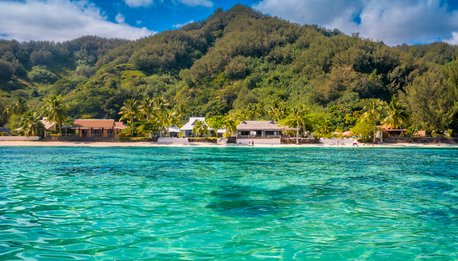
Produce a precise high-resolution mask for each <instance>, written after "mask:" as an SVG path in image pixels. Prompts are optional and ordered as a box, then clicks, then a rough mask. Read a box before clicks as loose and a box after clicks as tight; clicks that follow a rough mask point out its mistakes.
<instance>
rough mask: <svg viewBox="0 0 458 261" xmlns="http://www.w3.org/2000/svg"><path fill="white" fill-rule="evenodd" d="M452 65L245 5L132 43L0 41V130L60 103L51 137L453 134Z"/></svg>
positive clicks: (449, 51)
mask: <svg viewBox="0 0 458 261" xmlns="http://www.w3.org/2000/svg"><path fill="white" fill-rule="evenodd" d="M457 56H458V48H457V47H456V46H450V45H447V44H444V43H435V44H430V45H421V46H405V45H404V46H399V47H388V46H386V45H385V44H383V43H382V42H373V41H370V40H366V39H360V38H358V37H356V36H347V35H344V34H342V33H340V32H338V31H336V30H334V31H329V30H325V29H322V28H318V27H316V26H307V25H305V26H300V25H297V24H291V23H288V22H286V21H284V20H281V19H278V18H273V17H267V16H264V15H262V14H260V13H257V12H255V11H253V10H251V9H249V8H247V7H245V6H241V5H239V6H235V7H234V8H232V9H231V10H228V11H226V12H223V11H222V10H218V11H216V12H215V13H214V14H213V15H212V16H210V17H209V18H208V19H207V20H205V21H202V22H197V23H192V24H189V25H186V26H184V27H183V28H181V29H179V30H175V31H167V32H164V33H160V34H157V35H155V36H152V37H148V38H144V39H139V40H137V41H124V40H117V39H103V38H98V37H92V36H88V37H82V38H79V39H76V40H73V41H68V42H63V43H51V42H26V43H19V42H17V41H4V40H3V41H0V110H1V117H0V126H7V127H9V128H10V129H12V130H14V129H16V128H17V127H18V126H19V122H20V119H21V117H22V115H23V114H24V113H27V112H42V111H46V112H47V113H45V114H50V115H52V113H50V112H51V111H49V108H47V109H46V110H43V109H42V108H43V107H45V105H46V104H48V105H49V101H50V100H51V99H53V97H57V96H58V97H61V104H62V105H60V106H64V105H65V106H64V107H65V108H60V109H59V113H58V114H59V115H60V116H59V117H57V116H56V117H57V118H55V117H54V116H53V118H52V121H55V122H56V123H57V125H58V126H59V127H60V126H62V124H63V122H65V121H66V120H67V121H70V120H71V119H74V118H89V117H92V118H114V119H118V118H121V119H122V120H126V121H127V122H128V124H129V130H128V132H127V133H125V135H128V136H135V135H137V136H139V135H151V134H152V133H160V134H163V133H164V132H165V131H166V127H167V126H170V125H172V124H178V125H180V123H182V122H184V121H186V120H187V118H188V117H189V116H206V117H207V118H208V122H207V124H209V126H207V130H208V127H211V128H213V129H217V128H222V127H225V128H227V129H228V130H229V132H230V133H232V134H234V133H235V127H236V126H237V124H238V123H239V122H240V121H241V120H255V119H257V120H274V121H278V122H280V123H282V124H285V125H289V126H291V127H297V128H298V129H299V130H298V133H297V134H299V135H305V134H307V133H313V134H315V135H316V136H329V135H332V133H334V132H344V131H346V130H349V129H351V130H352V131H353V132H354V133H356V134H359V135H361V136H362V137H366V138H368V139H369V138H374V135H373V134H374V129H375V128H374V126H377V125H380V124H384V125H385V126H388V127H391V128H409V130H411V132H412V133H413V132H415V131H416V130H426V131H427V132H428V133H433V132H434V133H437V134H440V133H450V132H453V133H454V134H455V135H456V134H457V133H458V103H457V101H458V61H457ZM145 97H146V98H145ZM167 101H168V102H167ZM54 109H56V108H54ZM66 116H68V117H66ZM50 118H51V117H50ZM201 127H202V128H200V131H201V132H203V131H204V127H203V126H201Z"/></svg>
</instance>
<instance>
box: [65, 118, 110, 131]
mask: <svg viewBox="0 0 458 261" xmlns="http://www.w3.org/2000/svg"><path fill="white" fill-rule="evenodd" d="M72 127H73V128H78V129H91V128H92V129H102V128H103V129H111V128H114V127H115V121H114V120H113V119H77V120H75V121H74V122H73V124H72Z"/></svg>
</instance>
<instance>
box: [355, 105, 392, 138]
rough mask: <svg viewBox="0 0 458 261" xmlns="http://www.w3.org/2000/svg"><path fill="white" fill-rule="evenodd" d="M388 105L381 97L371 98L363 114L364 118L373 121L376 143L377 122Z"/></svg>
mask: <svg viewBox="0 0 458 261" xmlns="http://www.w3.org/2000/svg"><path fill="white" fill-rule="evenodd" d="M385 107H386V102H384V101H382V100H380V99H369V102H368V103H367V104H366V106H364V108H363V110H365V112H364V113H363V114H362V115H361V117H363V119H365V120H369V121H370V122H372V124H373V127H374V135H373V142H374V143H375V134H376V131H377V130H376V127H377V125H376V124H377V122H378V121H379V120H380V117H381V115H382V112H383V110H384V108H385Z"/></svg>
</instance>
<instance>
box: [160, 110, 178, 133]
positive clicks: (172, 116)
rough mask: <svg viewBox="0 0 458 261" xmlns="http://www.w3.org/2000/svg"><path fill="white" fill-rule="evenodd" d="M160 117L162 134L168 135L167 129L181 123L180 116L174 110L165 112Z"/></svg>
mask: <svg viewBox="0 0 458 261" xmlns="http://www.w3.org/2000/svg"><path fill="white" fill-rule="evenodd" d="M159 115H160V118H159V119H158V121H159V127H160V128H161V133H166V132H167V129H168V128H169V127H170V126H172V125H173V124H176V123H177V122H178V121H179V115H178V113H177V112H176V111H174V110H164V111H162V113H161V114H159Z"/></svg>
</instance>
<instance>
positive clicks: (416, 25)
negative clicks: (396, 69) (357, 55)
mask: <svg viewBox="0 0 458 261" xmlns="http://www.w3.org/2000/svg"><path fill="white" fill-rule="evenodd" d="M255 8H256V9H258V10H260V11H262V12H264V13H268V14H271V15H275V16H279V17H282V18H284V19H287V20H290V21H293V22H297V23H305V24H317V25H320V26H324V27H327V28H330V29H333V28H337V29H339V30H341V31H343V32H345V33H347V34H351V33H357V32H358V33H360V35H361V36H362V37H365V38H370V39H374V40H381V41H384V42H385V43H387V44H389V45H397V44H402V43H418V42H422V43H426V42H432V41H438V40H444V39H456V37H455V38H453V36H452V33H453V32H457V31H458V11H456V10H455V11H451V10H450V8H449V7H448V6H447V2H446V1H443V0H396V1H380V0H261V2H259V3H258V4H257V5H255ZM451 41H452V40H451Z"/></svg>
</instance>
